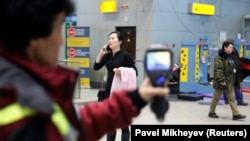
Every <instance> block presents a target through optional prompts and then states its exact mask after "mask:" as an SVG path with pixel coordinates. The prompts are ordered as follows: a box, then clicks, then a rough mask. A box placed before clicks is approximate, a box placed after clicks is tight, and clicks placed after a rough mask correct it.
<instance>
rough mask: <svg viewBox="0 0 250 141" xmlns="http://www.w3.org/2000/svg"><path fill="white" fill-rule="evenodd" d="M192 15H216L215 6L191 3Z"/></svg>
mask: <svg viewBox="0 0 250 141" xmlns="http://www.w3.org/2000/svg"><path fill="white" fill-rule="evenodd" d="M190 13H192V14H199V15H214V14H215V6H214V5H212V4H204V3H191V5H190Z"/></svg>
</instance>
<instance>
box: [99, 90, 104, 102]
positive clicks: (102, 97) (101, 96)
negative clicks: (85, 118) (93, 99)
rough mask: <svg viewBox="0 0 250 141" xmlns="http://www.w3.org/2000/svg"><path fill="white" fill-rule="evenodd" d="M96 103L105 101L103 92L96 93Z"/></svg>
mask: <svg viewBox="0 0 250 141" xmlns="http://www.w3.org/2000/svg"><path fill="white" fill-rule="evenodd" d="M97 97H98V101H102V100H104V99H105V90H104V89H101V90H99V91H98V93H97Z"/></svg>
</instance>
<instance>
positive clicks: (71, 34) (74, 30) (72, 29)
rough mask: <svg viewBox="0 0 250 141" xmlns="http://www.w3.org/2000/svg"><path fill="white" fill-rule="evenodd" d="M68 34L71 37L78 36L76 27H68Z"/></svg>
mask: <svg viewBox="0 0 250 141" xmlns="http://www.w3.org/2000/svg"><path fill="white" fill-rule="evenodd" d="M67 34H68V36H70V37H74V36H76V29H75V28H73V27H70V28H68V30H67Z"/></svg>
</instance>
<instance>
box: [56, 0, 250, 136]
mask: <svg viewBox="0 0 250 141" xmlns="http://www.w3.org/2000/svg"><path fill="white" fill-rule="evenodd" d="M110 2H111V3H110ZM76 3H77V10H76V12H75V14H74V15H72V16H69V17H67V19H66V25H65V27H64V28H65V46H64V47H63V48H62V50H61V53H60V57H59V62H60V63H61V64H62V65H65V64H67V65H68V66H69V67H72V66H73V67H74V69H79V70H80V73H81V75H80V78H79V81H78V84H77V87H76V92H75V98H74V103H75V104H77V105H80V106H84V105H85V104H86V103H90V102H97V92H98V90H99V89H100V87H101V85H102V81H105V79H106V77H105V75H104V72H105V71H104V70H103V69H102V70H99V71H96V70H93V64H94V61H95V58H96V56H97V54H98V52H99V51H100V48H101V47H102V46H103V45H104V44H106V43H107V38H108V34H109V33H110V32H111V31H114V30H118V31H120V32H122V33H123V34H124V36H125V41H124V43H123V46H122V50H125V51H127V52H129V53H130V54H131V56H132V57H133V59H134V60H135V63H136V67H137V69H138V76H137V84H138V85H139V84H140V83H141V81H142V80H143V78H144V77H145V75H146V74H145V70H144V53H145V51H146V50H147V48H148V47H150V45H152V44H158V43H160V44H162V45H164V46H166V47H167V48H171V50H172V51H173V54H174V56H173V63H174V64H177V65H179V67H180V70H179V72H178V78H177V79H175V80H171V81H170V83H169V88H170V89H171V94H170V95H169V103H170V107H169V110H168V112H167V114H166V116H165V120H164V121H163V122H159V121H157V119H156V117H155V115H154V114H153V113H152V112H151V110H150V108H149V106H147V107H145V108H144V109H143V110H142V111H141V112H142V114H141V115H140V116H139V117H137V118H135V119H134V121H133V123H132V124H164V125H165V124H166V125H167V124H176V125H178V124H179V125H180V124H201V125H204V124H234V125H238V124H250V112H249V108H250V106H249V105H239V106H238V108H239V111H240V113H241V114H243V115H246V116H247V118H246V119H244V120H237V121H235V120H232V113H231V109H230V106H229V105H228V104H225V102H224V100H223V99H222V98H221V100H220V101H219V103H218V106H217V108H216V113H217V114H218V115H219V118H218V119H214V118H209V117H208V111H209V106H210V103H211V99H212V97H213V92H214V89H213V76H214V58H215V57H216V56H217V55H218V50H219V49H221V45H222V43H223V41H225V40H228V39H230V40H231V41H232V42H234V48H235V49H237V51H238V52H239V56H240V57H244V58H248V59H250V42H249V40H250V34H249V33H250V9H249V6H250V1H249V0H136V1H132V0H112V1H108V0H102V1H101V2H100V1H99V0H91V1H89V0H76ZM84 3H88V5H86V4H85V5H84ZM110 5H112V6H114V7H115V8H114V7H113V8H112V6H111V7H110ZM235 5H237V7H235ZM199 7H202V8H201V9H206V10H201V9H199ZM198 9H199V10H198ZM104 69H105V68H104ZM242 92H243V99H244V102H246V103H248V104H250V77H249V76H248V77H246V78H245V79H244V80H243V82H242ZM118 134H120V130H119V129H118ZM119 137H120V136H119V135H118V136H117V139H116V140H117V141H119V140H120V139H119ZM104 140H105V137H103V138H102V139H101V140H100V141H104Z"/></svg>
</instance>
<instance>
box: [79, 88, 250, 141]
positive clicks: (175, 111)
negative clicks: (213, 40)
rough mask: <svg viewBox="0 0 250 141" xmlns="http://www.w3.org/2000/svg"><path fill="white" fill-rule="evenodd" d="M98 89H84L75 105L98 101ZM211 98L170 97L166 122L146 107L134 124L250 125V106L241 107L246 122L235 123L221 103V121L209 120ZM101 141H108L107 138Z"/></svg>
mask: <svg viewBox="0 0 250 141" xmlns="http://www.w3.org/2000/svg"><path fill="white" fill-rule="evenodd" d="M97 91H98V90H97V89H82V90H81V96H80V99H74V102H75V103H87V102H93V101H96V99H97V97H96V94H97ZM210 101H211V98H204V99H203V100H199V101H186V100H179V99H177V97H176V95H174V94H173V95H170V96H169V103H170V108H169V111H168V112H167V114H166V117H165V120H164V121H163V122H159V121H157V120H156V118H155V115H154V114H153V113H152V112H151V110H150V108H149V106H146V107H145V108H144V109H143V110H142V111H141V114H140V115H139V116H138V117H137V118H135V119H134V121H133V123H132V124H250V112H249V111H250V106H239V107H238V108H239V111H240V113H241V114H244V115H246V116H247V118H246V119H245V120H241V121H233V120H232V114H231V110H230V107H229V105H225V104H224V102H223V101H220V102H219V104H218V106H217V108H216V113H217V114H218V115H219V116H220V118H219V119H212V118H208V116H207V114H208V109H209V104H210ZM244 101H245V102H247V103H249V104H250V95H249V94H244ZM117 131H118V132H117V138H116V141H120V130H119V129H118V130H117ZM99 141H106V139H105V136H104V137H103V138H101V139H100V140H99Z"/></svg>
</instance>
